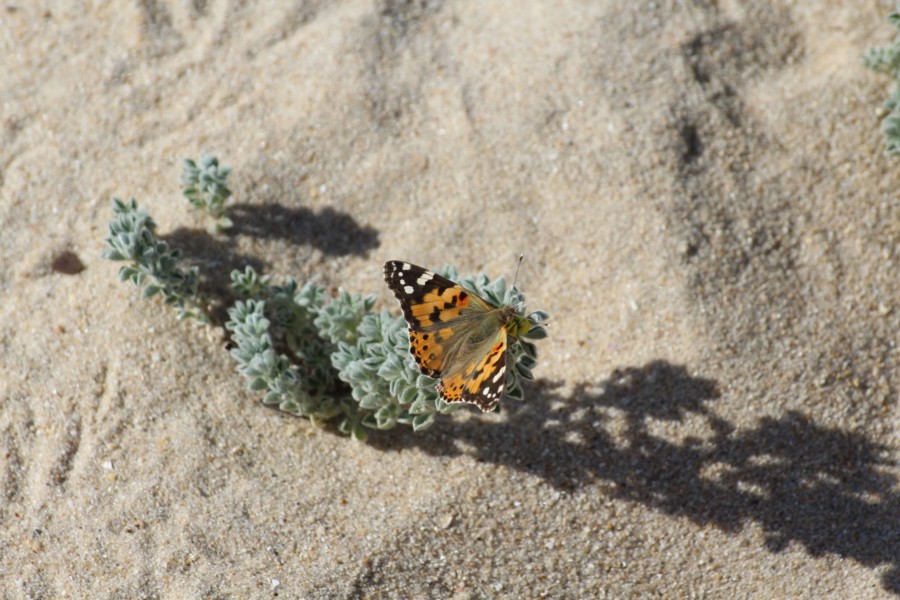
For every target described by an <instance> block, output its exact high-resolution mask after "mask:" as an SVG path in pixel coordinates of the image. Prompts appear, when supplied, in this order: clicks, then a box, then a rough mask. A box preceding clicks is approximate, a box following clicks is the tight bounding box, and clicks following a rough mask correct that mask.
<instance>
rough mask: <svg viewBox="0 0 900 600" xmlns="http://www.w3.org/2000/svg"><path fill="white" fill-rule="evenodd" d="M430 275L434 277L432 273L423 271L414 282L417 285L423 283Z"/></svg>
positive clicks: (429, 279) (426, 281)
mask: <svg viewBox="0 0 900 600" xmlns="http://www.w3.org/2000/svg"><path fill="white" fill-rule="evenodd" d="M432 277H434V273H432V272H430V271H425V272H424V273H422V274H421V275H419V279H417V280H416V283H418V284H419V285H425V284H426V283H428V282H429V281H431V278H432Z"/></svg>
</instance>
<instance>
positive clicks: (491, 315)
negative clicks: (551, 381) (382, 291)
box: [384, 260, 531, 412]
mask: <svg viewBox="0 0 900 600" xmlns="http://www.w3.org/2000/svg"><path fill="white" fill-rule="evenodd" d="M384 280H385V282H386V283H387V285H388V287H389V288H390V289H391V291H392V292H394V296H396V297H397V300H399V301H400V307H401V308H402V309H403V317H404V318H405V319H406V323H407V325H408V326H409V352H410V354H412V356H413V358H414V359H415V361H416V364H417V365H418V366H419V369H420V370H421V371H422V373H424V374H425V375H428V376H429V377H434V378H436V379H438V383H437V391H438V394H439V395H440V397H441V398H442V399H444V400H445V401H446V402H451V403H452V402H469V403H471V404H475V405H477V406H478V408H480V409H481V410H482V411H485V412H487V411H490V410H493V409H494V408H495V407H496V406H497V403H499V402H500V398H502V397H503V389H504V386H505V385H506V348H507V336H509V335H512V336H517V335H520V334H523V333H525V332H527V331H528V329H529V328H530V326H531V324H530V322H529V321H528V319H526V318H525V317H523V316H521V315H520V314H519V313H518V312H517V310H516V309H515V308H514V307H512V306H494V305H493V304H491V303H489V302H488V301H487V300H485V299H484V298H481V297H480V296H478V294H476V293H474V292H472V291H471V290H468V289H466V288H464V287H463V286H461V285H459V284H458V283H454V282H452V281H450V280H449V279H447V278H446V277H441V276H440V275H438V274H437V273H434V272H433V271H429V270H428V269H424V268H422V267H418V266H416V265H413V264H410V263H408V262H403V261H399V260H392V261H389V262H386V263H385V264H384Z"/></svg>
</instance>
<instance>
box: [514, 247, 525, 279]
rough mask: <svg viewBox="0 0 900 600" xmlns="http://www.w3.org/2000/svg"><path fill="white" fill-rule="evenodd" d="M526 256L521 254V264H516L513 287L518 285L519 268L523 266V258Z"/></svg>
mask: <svg viewBox="0 0 900 600" xmlns="http://www.w3.org/2000/svg"><path fill="white" fill-rule="evenodd" d="M523 258H525V255H524V254H520V255H519V264H517V265H516V274H515V275H514V276H513V282H512V287H516V281H518V280H519V269H520V268H521V267H522V259H523Z"/></svg>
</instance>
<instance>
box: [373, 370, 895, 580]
mask: <svg viewBox="0 0 900 600" xmlns="http://www.w3.org/2000/svg"><path fill="white" fill-rule="evenodd" d="M559 388H560V386H559V385H555V384H550V383H543V384H538V385H536V386H533V387H532V388H531V389H530V390H528V399H527V401H526V402H525V403H514V402H507V403H506V409H505V410H506V411H507V414H508V416H507V418H506V419H505V420H503V421H502V422H496V423H494V422H490V423H489V422H486V421H481V422H476V420H474V419H473V420H469V421H468V422H463V421H461V420H456V421H454V420H452V419H443V420H442V421H441V422H440V423H439V424H438V425H436V426H435V428H436V429H437V431H436V432H435V433H437V435H435V436H431V435H428V436H416V435H412V434H409V435H404V436H401V438H400V439H395V440H393V442H391V443H389V444H385V446H384V447H385V449H391V448H395V447H403V446H415V447H418V448H420V449H421V450H422V451H424V452H427V453H429V454H435V455H457V454H464V453H465V454H473V455H474V456H475V457H476V458H477V459H478V460H480V461H484V462H490V463H497V464H502V465H504V466H507V467H509V468H513V469H518V470H520V471H523V472H526V473H529V474H532V475H535V476H538V477H540V478H541V479H543V480H545V481H547V482H548V483H549V484H551V485H553V486H554V487H556V488H558V489H560V490H563V491H566V492H574V491H577V490H580V489H583V488H585V487H588V486H593V485H596V484H601V485H602V489H603V493H606V494H609V495H611V496H613V497H615V498H619V499H622V500H625V501H629V502H637V503H640V504H643V505H646V506H648V507H650V508H651V509H652V510H656V511H660V512H663V513H665V514H667V515H671V516H674V517H682V518H687V519H689V520H691V521H692V522H694V523H696V524H698V525H701V526H713V527H717V528H718V529H720V530H722V531H726V532H737V531H740V530H741V529H743V528H744V527H745V526H746V525H748V524H751V523H753V524H756V525H757V526H758V527H760V528H761V529H762V530H763V531H764V532H765V542H764V543H765V546H766V548H767V549H768V550H770V551H771V552H776V553H777V552H780V551H782V550H784V549H785V548H787V546H788V545H789V544H791V543H792V542H794V543H798V544H800V545H801V546H802V547H803V548H805V549H806V551H807V552H808V553H809V554H810V555H812V556H822V555H827V554H831V555H837V556H842V557H849V558H852V559H853V560H855V561H857V562H858V563H860V564H862V565H865V566H866V567H869V568H878V567H882V566H887V567H888V569H887V571H886V573H885V574H884V575H883V585H884V588H885V590H887V591H889V592H891V593H894V594H900V493H898V492H897V488H898V479H897V477H896V475H894V474H892V471H891V469H892V467H895V466H896V464H895V463H892V462H891V461H890V460H889V458H888V449H887V448H886V447H884V446H881V445H879V444H877V443H875V442H873V441H871V440H869V439H868V438H867V437H866V436H865V435H864V434H861V433H857V432H850V431H845V430H841V429H837V428H832V427H826V426H823V425H819V424H817V423H816V422H815V421H813V420H812V419H810V418H809V417H807V416H805V415H803V414H801V413H800V412H797V411H789V412H787V413H785V414H784V415H783V416H781V417H778V418H775V417H765V418H763V419H761V420H760V421H759V422H758V423H757V424H756V425H755V426H753V427H752V428H749V429H747V428H739V427H737V426H736V425H734V424H732V423H729V422H728V421H727V420H725V419H723V418H721V417H719V416H717V415H716V414H715V413H714V412H713V411H712V410H711V408H710V406H711V404H712V403H714V402H715V401H716V400H717V399H718V398H719V386H718V384H717V382H715V381H713V380H710V379H705V378H702V377H695V376H692V375H690V374H689V373H688V371H687V369H686V368H685V367H684V366H680V365H674V364H671V363H669V362H666V361H661V360H657V361H653V362H650V363H648V364H646V365H644V366H641V367H626V368H622V369H618V370H616V371H615V372H614V373H613V374H612V375H611V376H610V377H609V378H608V379H607V380H606V381H604V382H602V383H600V384H599V385H596V386H593V385H587V384H580V385H578V386H576V388H575V390H574V392H572V393H571V394H566V395H563V394H561V393H560V392H559ZM689 420H690V421H691V430H692V431H697V430H702V431H704V432H705V433H704V434H703V435H702V437H682V438H680V439H672V438H673V437H677V436H673V435H672V434H671V433H670V434H669V435H665V434H660V433H658V432H659V431H662V430H665V431H670V432H671V431H673V428H672V425H673V424H677V423H686V422H687V421H689ZM374 437H378V436H374ZM385 437H386V436H385Z"/></svg>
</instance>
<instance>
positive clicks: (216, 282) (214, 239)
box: [160, 204, 379, 324]
mask: <svg viewBox="0 0 900 600" xmlns="http://www.w3.org/2000/svg"><path fill="white" fill-rule="evenodd" d="M228 214H229V217H230V218H231V220H232V222H233V226H232V227H231V228H230V229H228V230H227V231H225V232H223V233H222V234H221V235H212V234H210V233H209V232H207V231H205V230H202V229H191V228H187V227H179V228H178V229H176V230H175V231H173V232H172V233H170V234H168V235H164V236H160V238H161V239H163V240H165V241H166V242H167V243H169V244H171V245H172V247H174V248H178V249H179V250H180V251H181V253H182V258H183V260H184V262H185V263H187V264H191V265H197V266H199V267H200V272H201V274H202V276H201V281H200V293H201V294H202V295H203V296H204V297H206V298H208V299H209V301H210V307H209V312H210V318H211V320H212V321H213V323H218V324H221V323H224V322H225V321H226V320H227V318H228V317H227V314H226V311H227V308H228V307H229V306H231V305H232V304H234V302H235V300H237V297H236V296H235V294H234V292H233V291H232V289H231V285H230V284H231V273H232V271H234V270H239V271H244V269H245V268H246V267H252V268H253V269H254V270H255V271H256V272H257V273H259V274H261V275H262V274H264V273H265V271H266V270H267V269H268V268H270V267H271V265H270V263H268V262H266V261H263V260H261V259H259V258H258V257H256V256H252V255H250V254H245V253H243V252H241V251H240V250H239V249H238V248H239V244H238V241H239V239H240V237H241V236H247V237H251V238H256V239H264V240H277V239H283V240H285V241H287V242H289V243H290V244H291V245H296V246H304V245H306V246H312V247H313V248H316V249H318V250H320V251H321V252H322V254H324V255H325V256H326V257H335V256H347V255H357V256H367V255H368V253H369V252H370V251H371V250H373V249H374V248H377V247H378V245H379V240H378V232H377V230H375V229H374V228H372V227H369V226H364V225H360V224H359V223H357V222H356V220H355V219H354V218H353V217H351V216H350V215H348V214H346V213H342V212H339V211H336V210H334V209H333V208H325V209H323V210H321V211H319V212H314V211H312V210H310V209H308V208H303V207H299V208H286V207H284V206H279V205H276V204H265V205H251V204H236V205H233V206H230V207H229V211H228Z"/></svg>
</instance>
